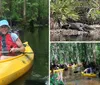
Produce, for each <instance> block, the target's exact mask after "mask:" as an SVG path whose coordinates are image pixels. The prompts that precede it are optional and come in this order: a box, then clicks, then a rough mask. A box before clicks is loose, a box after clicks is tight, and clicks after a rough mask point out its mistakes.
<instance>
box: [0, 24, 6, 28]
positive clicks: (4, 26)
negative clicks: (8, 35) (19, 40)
mask: <svg viewBox="0 0 100 85" xmlns="http://www.w3.org/2000/svg"><path fill="white" fill-rule="evenodd" d="M0 28H8V26H7V25H3V26H1V27H0Z"/></svg>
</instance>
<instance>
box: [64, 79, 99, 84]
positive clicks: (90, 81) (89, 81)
mask: <svg viewBox="0 0 100 85" xmlns="http://www.w3.org/2000/svg"><path fill="white" fill-rule="evenodd" d="M65 85H100V80H99V79H96V78H93V79H88V78H86V79H78V80H74V81H67V82H66V84H65Z"/></svg>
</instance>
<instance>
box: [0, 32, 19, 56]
mask: <svg viewBox="0 0 100 85" xmlns="http://www.w3.org/2000/svg"><path fill="white" fill-rule="evenodd" d="M16 47H18V46H17V44H16V43H15V42H13V40H12V37H11V34H10V33H7V34H6V35H0V51H1V52H0V56H1V55H6V56H15V55H16V53H5V51H8V52H9V51H10V49H11V48H16ZM2 52H4V53H2Z"/></svg>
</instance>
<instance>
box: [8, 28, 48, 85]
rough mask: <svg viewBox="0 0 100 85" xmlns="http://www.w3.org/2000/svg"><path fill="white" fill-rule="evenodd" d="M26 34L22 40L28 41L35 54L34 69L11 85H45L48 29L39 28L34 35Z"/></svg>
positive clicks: (26, 32) (46, 77)
mask: <svg viewBox="0 0 100 85" xmlns="http://www.w3.org/2000/svg"><path fill="white" fill-rule="evenodd" d="M24 33H25V34H24V38H23V39H22V40H23V41H28V43H29V45H30V46H31V47H32V49H33V51H34V54H35V57H34V61H33V67H32V68H31V69H30V71H28V72H27V73H26V74H25V75H23V76H22V77H20V78H19V79H17V80H16V81H14V82H12V83H11V84H9V85H33V84H34V85H45V83H46V81H47V79H48V58H49V56H48V42H49V40H48V34H49V32H48V27H39V28H35V29H34V32H33V33H31V32H28V31H25V32H24Z"/></svg>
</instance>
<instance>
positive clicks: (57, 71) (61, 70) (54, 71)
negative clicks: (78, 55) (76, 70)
mask: <svg viewBox="0 0 100 85" xmlns="http://www.w3.org/2000/svg"><path fill="white" fill-rule="evenodd" d="M63 71H64V69H57V70H53V73H59V72H63ZM50 73H51V70H50Z"/></svg>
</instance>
